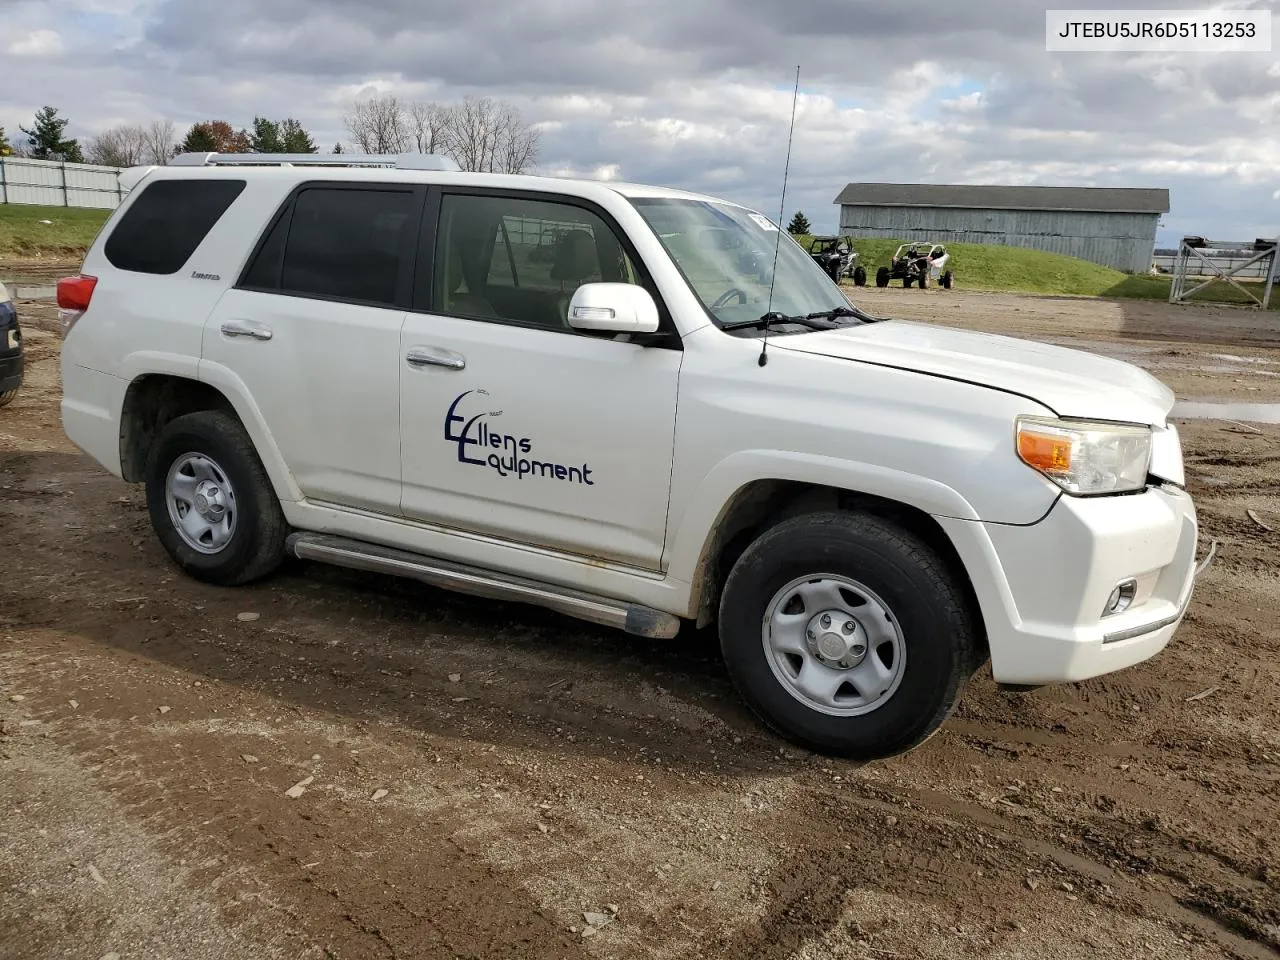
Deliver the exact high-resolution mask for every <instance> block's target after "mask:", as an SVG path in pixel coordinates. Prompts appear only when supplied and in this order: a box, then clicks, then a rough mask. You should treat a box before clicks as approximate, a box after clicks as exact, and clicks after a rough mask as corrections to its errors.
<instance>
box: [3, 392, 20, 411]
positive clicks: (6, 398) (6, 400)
mask: <svg viewBox="0 0 1280 960" xmlns="http://www.w3.org/2000/svg"><path fill="white" fill-rule="evenodd" d="M20 389H21V387H15V388H14V389H12V390H6V391H4V392H3V393H0V407H7V406H8V405H9V404H11V403H12V402H13V398H14V397H16V396H17V395H18V390H20Z"/></svg>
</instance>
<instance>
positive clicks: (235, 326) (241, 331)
mask: <svg viewBox="0 0 1280 960" xmlns="http://www.w3.org/2000/svg"><path fill="white" fill-rule="evenodd" d="M222 335H223V336H224V337H252V338H253V339H254V340H270V339H271V336H272V334H271V330H270V329H269V328H267V327H264V326H263V325H262V324H260V323H253V322H251V321H244V320H232V321H230V322H229V323H224V324H223V325H222Z"/></svg>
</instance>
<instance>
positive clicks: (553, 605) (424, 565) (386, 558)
mask: <svg viewBox="0 0 1280 960" xmlns="http://www.w3.org/2000/svg"><path fill="white" fill-rule="evenodd" d="M286 546H287V548H288V550H289V552H290V553H292V554H293V555H294V556H295V557H298V558H299V559H301V560H317V561H320V562H321V563H331V564H333V565H335V566H339V567H349V568H351V569H352V570H368V571H371V572H373V573H386V574H390V575H392V576H396V577H407V578H409V579H411V580H420V581H422V582H423V583H429V584H431V585H432V586H433V587H441V588H443V589H445V590H452V591H455V592H457V593H467V594H471V595H472V596H477V597H488V598H490V599H493V600H514V601H516V602H518V603H529V604H533V605H534V606H538V607H546V608H547V609H548V610H555V611H556V612H557V613H563V614H566V615H568V616H571V617H577V618H578V619H579V620H589V621H590V622H592V623H599V624H603V625H604V626H606V627H614V628H615V629H619V630H625V631H626V632H627V633H631V634H635V635H636V636H639V637H650V638H654V639H670V638H672V637H674V636H675V635H676V633H677V632H678V631H679V630H680V620H679V618H678V617H675V616H672V615H671V614H669V613H663V612H662V611H661V610H654V609H652V608H651V607H643V606H640V605H639V604H635V603H627V602H625V601H622V600H610V599H608V598H606V597H598V596H595V595H593V594H589V593H580V592H578V591H577V590H570V589H568V588H566V587H559V586H555V585H553V584H549V583H541V582H539V581H537V580H526V579H525V578H524V577H517V576H513V575H511V574H507V573H497V572H495V571H492V570H482V569H480V568H479V567H469V566H465V565H463V564H460V563H453V562H451V561H449V560H439V559H436V558H435V557H427V556H423V555H421V554H417V553H410V552H408V551H406V550H396V549H394V548H392V547H383V546H380V545H378V544H374V543H363V542H361V541H359V540H350V539H348V538H346V537H335V536H333V535H331V534H325V533H294V534H291V535H290V536H289V539H288V540H287V541H286Z"/></svg>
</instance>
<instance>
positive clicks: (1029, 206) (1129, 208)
mask: <svg viewBox="0 0 1280 960" xmlns="http://www.w3.org/2000/svg"><path fill="white" fill-rule="evenodd" d="M835 202H836V203H839V204H842V205H847V206H858V207H965V208H969V209H980V210H1073V211H1080V212H1085V213H1168V212H1169V191H1168V190H1167V189H1165V188H1163V187H1159V188H1147V187H1003V186H987V185H976V184H974V185H970V184H946V183H851V184H848V185H847V186H846V187H845V188H844V189H843V190H841V191H840V195H839V196H838V197H836V199H835Z"/></svg>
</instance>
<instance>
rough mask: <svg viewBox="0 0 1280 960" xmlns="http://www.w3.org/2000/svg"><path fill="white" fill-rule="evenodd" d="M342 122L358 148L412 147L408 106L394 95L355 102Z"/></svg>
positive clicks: (399, 149) (391, 149)
mask: <svg viewBox="0 0 1280 960" xmlns="http://www.w3.org/2000/svg"><path fill="white" fill-rule="evenodd" d="M343 122H344V123H345V124H346V126H347V130H348V131H349V132H350V133H351V139H352V140H353V141H355V146H356V148H357V149H358V150H360V151H362V152H364V153H404V152H406V151H407V150H408V148H409V143H410V136H409V124H408V123H407V122H406V116H405V110H404V107H403V105H402V104H401V103H400V101H398V100H397V99H396V98H395V97H393V96H386V97H371V98H369V99H368V100H362V101H359V102H357V103H355V104H354V105H353V106H352V109H351V112H350V113H349V114H347V115H346V116H345V117H343Z"/></svg>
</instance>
